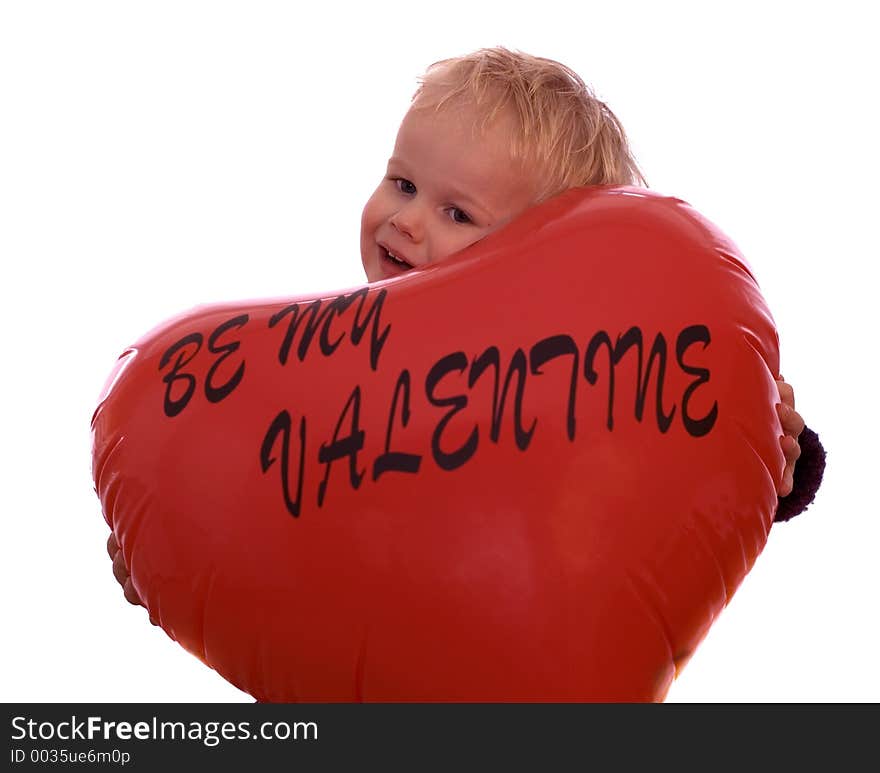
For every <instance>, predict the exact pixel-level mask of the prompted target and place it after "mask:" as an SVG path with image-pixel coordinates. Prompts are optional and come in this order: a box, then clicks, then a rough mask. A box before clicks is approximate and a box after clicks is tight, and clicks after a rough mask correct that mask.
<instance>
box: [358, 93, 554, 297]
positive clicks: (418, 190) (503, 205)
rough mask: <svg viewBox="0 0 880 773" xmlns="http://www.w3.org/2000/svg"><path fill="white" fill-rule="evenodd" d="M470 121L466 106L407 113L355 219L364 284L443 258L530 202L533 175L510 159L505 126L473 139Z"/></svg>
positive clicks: (533, 190)
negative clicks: (383, 170) (380, 175)
mask: <svg viewBox="0 0 880 773" xmlns="http://www.w3.org/2000/svg"><path fill="white" fill-rule="evenodd" d="M476 120H477V117H476V115H475V113H474V111H473V110H472V109H471V108H469V107H467V106H462V107H460V108H449V109H445V110H442V111H440V112H439V113H437V112H434V111H430V110H423V111H418V110H410V111H409V112H408V113H407V114H406V116H405V117H404V119H403V122H402V123H401V125H400V130H399V132H398V134H397V142H396V143H395V145H394V154H393V155H392V157H391V159H390V160H389V161H388V172H387V174H386V176H385V178H384V179H383V180H382V181H381V182H380V183H379V187H378V188H376V190H375V192H374V193H373V195H372V196H371V197H370V200H369V201H368V202H367V204H366V206H365V207H364V211H363V215H362V217H361V261H362V262H363V264H364V270H365V271H366V274H367V280H368V281H370V282H375V281H377V280H379V279H387V278H388V277H392V276H397V275H398V274H402V273H403V272H405V271H408V270H409V269H410V268H413V267H415V266H424V265H427V264H428V263H436V262H437V261H440V260H443V259H444V258H448V257H449V256H450V255H452V254H454V253H456V252H458V251H460V250H463V249H464V248H465V247H467V246H469V245H471V244H473V243H474V242H476V241H479V240H480V239H482V238H483V237H484V236H486V235H487V234H489V233H491V232H492V231H494V230H496V229H498V228H500V227H501V226H502V225H504V224H505V223H507V222H509V221H510V220H512V219H513V218H514V217H516V216H517V215H518V214H520V213H521V212H522V211H523V210H525V209H527V208H528V207H529V206H531V205H532V204H533V203H535V201H536V187H537V186H536V182H537V181H536V179H535V175H528V174H526V173H525V172H524V171H522V170H521V169H520V167H519V166H518V165H516V164H514V163H513V162H512V160H511V158H510V154H509V150H508V148H509V135H508V131H509V129H508V128H507V125H506V124H505V122H504V121H503V120H502V121H498V122H495V123H494V124H492V125H490V126H489V127H487V129H486V130H485V131H484V132H482V133H481V134H479V133H475V132H474V129H473V127H474V126H475V125H476Z"/></svg>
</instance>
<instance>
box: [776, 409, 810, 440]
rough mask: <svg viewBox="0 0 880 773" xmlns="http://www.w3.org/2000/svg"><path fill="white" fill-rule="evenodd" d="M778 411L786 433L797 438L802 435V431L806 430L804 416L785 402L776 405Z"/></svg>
mask: <svg viewBox="0 0 880 773" xmlns="http://www.w3.org/2000/svg"><path fill="white" fill-rule="evenodd" d="M776 413H777V415H778V416H779V422H780V423H781V424H782V429H783V431H784V432H785V434H786V435H791V437H793V438H797V437H799V436H800V434H801V432H803V431H804V427H805V426H806V423H805V422H804V417H803V416H801V415H800V414H799V413H798V412H797V411H796V410H795V409H794V408H791V407H790V406H788V405H786V404H785V403H780V404H777V406H776Z"/></svg>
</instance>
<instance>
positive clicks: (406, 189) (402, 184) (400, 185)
mask: <svg viewBox="0 0 880 773" xmlns="http://www.w3.org/2000/svg"><path fill="white" fill-rule="evenodd" d="M394 182H395V184H396V185H397V189H398V190H399V191H400V192H401V193H405V194H406V195H407V196H412V195H413V194H414V193H415V192H416V186H415V185H413V184H412V183H411V182H410V181H409V180H405V179H404V178H402V177H398V178H396V179H395V180H394Z"/></svg>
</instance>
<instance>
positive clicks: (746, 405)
mask: <svg viewBox="0 0 880 773" xmlns="http://www.w3.org/2000/svg"><path fill="white" fill-rule="evenodd" d="M777 373H778V344H777V336H776V331H775V329H774V325H773V321H772V318H771V315H770V313H769V312H768V310H767V307H766V305H765V303H764V300H763V299H762V297H761V294H760V291H759V288H758V285H757V283H756V282H755V280H754V278H753V276H752V274H751V273H750V271H749V269H748V267H747V265H746V263H745V261H744V260H743V258H742V257H741V256H740V255H739V253H738V251H737V249H736V248H735V247H734V245H733V244H731V243H730V241H729V240H728V239H726V238H725V237H724V236H723V235H722V234H721V233H720V232H719V231H718V230H717V228H715V227H714V226H713V225H712V224H711V223H709V222H707V221H706V220H705V219H703V218H702V217H700V216H699V215H698V214H697V213H696V212H694V211H693V210H692V209H691V208H690V207H688V206H687V205H686V204H684V203H683V202H681V201H679V200H676V199H670V198H664V197H661V196H659V195H656V194H653V193H648V192H646V191H642V190H639V189H634V188H605V189H592V190H577V191H570V192H568V193H566V194H564V195H562V196H560V197H558V198H556V199H554V200H552V201H550V202H547V203H546V204H544V205H542V206H540V207H537V208H535V209H533V210H531V211H529V212H527V213H526V214H525V215H523V216H522V217H520V218H519V219H518V220H517V221H515V222H514V223H512V224H510V225H509V226H508V227H507V228H505V229H504V230H502V231H499V232H496V233H495V234H492V235H491V236H489V237H487V238H486V239H484V240H482V241H480V242H479V243H477V244H475V245H473V246H472V247H470V248H469V249H468V250H466V251H465V252H463V253H461V254H459V255H458V256H456V257H454V258H451V259H450V260H448V261H446V262H444V263H442V264H439V265H436V266H431V267H429V268H426V269H421V270H415V271H412V272H409V273H407V274H406V275H404V276H401V277H399V278H396V279H392V280H388V281H385V282H379V283H375V284H371V285H366V286H363V287H361V288H354V289H351V290H347V291H344V292H338V293H331V294H327V295H320V296H319V295H316V296H309V297H300V298H295V299H275V300H264V301H251V302H242V303H235V304H225V305H214V306H206V307H200V308H196V309H195V310H193V311H191V312H189V313H187V314H184V315H182V316H180V317H178V318H176V319H174V320H172V321H170V322H168V323H166V324H164V325H162V326H160V327H159V328H157V329H155V330H153V331H152V332H151V333H149V334H148V335H146V336H145V337H144V338H142V339H141V340H140V341H138V342H137V343H136V344H135V345H134V346H133V347H132V348H130V349H129V350H128V351H126V352H125V353H124V354H123V355H122V357H121V358H120V360H119V363H118V364H117V367H116V369H115V371H114V372H113V374H112V376H111V378H110V379H109V380H108V386H107V388H106V389H105V392H104V395H102V400H101V401H100V404H99V406H98V409H97V411H96V412H95V416H94V418H93V424H92V426H93V443H94V444H93V472H94V480H95V484H96V489H97V492H98V495H99V497H100V499H101V502H102V504H103V508H104V513H105V517H106V519H107V521H108V523H109V524H110V526H111V527H112V529H113V530H114V532H115V534H116V536H117V538H118V540H119V542H120V544H121V545H122V549H123V551H124V555H125V558H126V561H127V564H128V566H129V568H130V572H131V577H132V581H133V583H134V586H135V588H136V590H137V591H138V593H139V594H140V596H141V598H142V599H143V600H144V603H145V604H146V606H147V608H148V609H149V611H150V613H151V615H152V616H153V617H154V618H155V619H156V620H157V621H158V623H159V624H160V625H161V626H162V628H164V630H165V631H166V632H167V633H168V635H169V636H171V637H172V638H173V639H175V640H177V641H178V642H180V644H181V645H182V646H184V647H185V648H186V649H187V650H189V651H190V652H193V653H195V654H196V655H198V657H199V658H201V659H202V660H203V661H204V662H205V663H206V664H207V665H209V666H210V667H212V668H214V669H216V670H217V671H218V672H219V673H220V674H221V675H222V676H223V677H225V678H226V679H228V680H229V681H230V682H232V683H233V684H234V685H236V686H237V687H239V688H240V689H242V690H245V691H247V692H249V693H251V694H252V695H253V696H255V697H257V698H258V699H260V700H266V701H362V700H363V701H508V700H523V701H543V700H553V701H563V700H605V701H612V700H613V701H641V700H660V699H662V698H663V697H664V695H665V694H666V691H667V689H668V688H669V686H670V684H671V682H672V679H673V677H674V675H675V673H676V670H677V668H679V667H680V666H681V665H682V664H683V663H684V662H685V661H686V660H687V659H688V657H689V656H690V655H691V653H692V652H693V651H694V648H695V647H696V646H697V644H698V642H699V641H700V640H701V639H702V638H703V636H704V635H705V634H706V632H707V630H708V628H709V626H710V625H711V624H712V621H713V620H714V619H715V618H716V617H717V615H718V614H719V612H720V611H721V610H722V608H723V607H724V606H725V604H726V603H727V602H728V601H729V599H730V598H731V596H732V594H733V593H734V591H735V589H736V588H737V586H738V585H739V583H740V582H741V580H742V579H743V577H744V576H745V574H746V573H747V572H748V571H749V569H750V568H751V566H752V565H753V562H754V561H755V559H756V558H757V556H758V554H759V553H760V552H761V550H762V548H763V546H764V544H765V542H766V539H767V535H768V532H769V529H770V526H771V523H772V521H773V513H774V510H775V508H776V493H775V482H776V481H778V480H779V478H780V476H781V471H782V468H783V458H782V452H781V450H780V447H779V443H778V436H779V434H780V427H779V423H778V420H777V416H776V411H775V403H776V402H777V400H778V396H777V391H776V385H775V383H774V375H775V374H777Z"/></svg>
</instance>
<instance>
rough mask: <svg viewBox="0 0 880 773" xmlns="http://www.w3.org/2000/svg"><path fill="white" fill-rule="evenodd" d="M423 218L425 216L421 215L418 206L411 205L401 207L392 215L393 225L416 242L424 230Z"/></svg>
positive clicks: (419, 239)
mask: <svg viewBox="0 0 880 773" xmlns="http://www.w3.org/2000/svg"><path fill="white" fill-rule="evenodd" d="M422 220H423V218H422V217H420V216H419V213H418V212H417V211H416V208H415V207H414V206H412V205H409V206H405V207H401V208H400V209H399V210H397V212H395V213H394V214H393V215H392V216H391V225H393V226H394V227H395V228H396V229H397V230H398V231H400V233H402V234H403V235H404V236H407V237H409V238H410V239H412V240H413V241H414V242H419V241H421V239H422V235H423V231H424V228H423V226H422Z"/></svg>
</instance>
